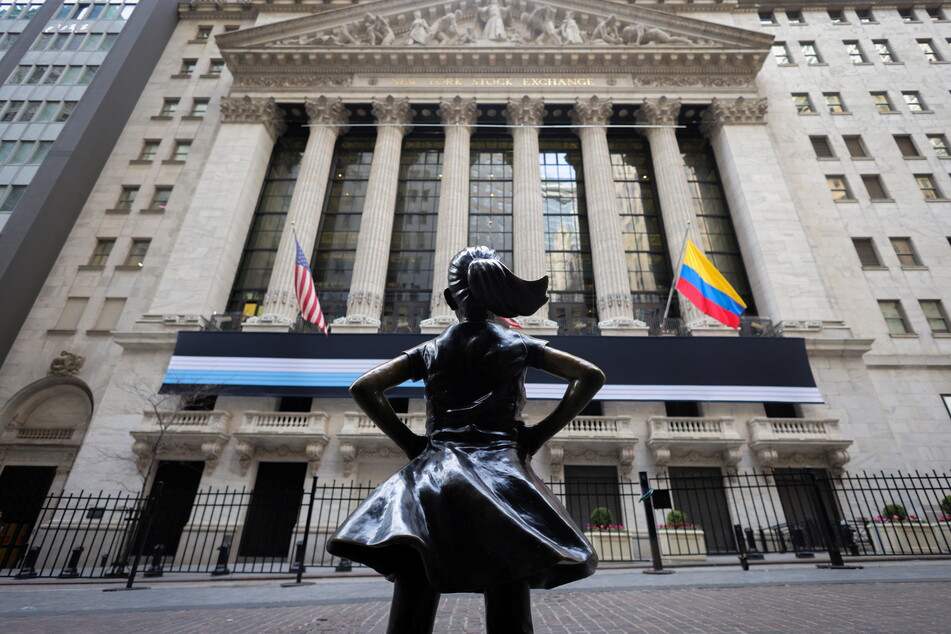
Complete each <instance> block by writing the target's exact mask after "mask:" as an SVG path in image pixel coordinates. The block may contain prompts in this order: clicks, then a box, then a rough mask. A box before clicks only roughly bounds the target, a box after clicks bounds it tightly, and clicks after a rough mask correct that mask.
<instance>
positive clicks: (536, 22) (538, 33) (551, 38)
mask: <svg viewBox="0 0 951 634" xmlns="http://www.w3.org/2000/svg"><path fill="white" fill-rule="evenodd" d="M555 13H556V12H555V8H554V7H549V6H545V5H542V6H539V7H536V8H535V10H534V11H532V12H531V13H523V14H522V23H523V24H525V25H527V26H528V32H529V34H530V37H531V38H532V41H534V42H535V43H536V44H540V43H542V42H546V41H547V42H549V43H551V44H561V36H560V35H558V29H557V28H556V27H555Z"/></svg>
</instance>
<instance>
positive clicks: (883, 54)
mask: <svg viewBox="0 0 951 634" xmlns="http://www.w3.org/2000/svg"><path fill="white" fill-rule="evenodd" d="M872 46H874V47H875V51H876V52H877V53H878V57H879V59H881V60H882V61H883V62H885V63H886V64H893V63H895V62H897V61H898V58H897V57H895V53H894V52H893V51H892V47H891V45H889V43H888V40H872Z"/></svg>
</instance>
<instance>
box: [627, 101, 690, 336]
mask: <svg viewBox="0 0 951 634" xmlns="http://www.w3.org/2000/svg"><path fill="white" fill-rule="evenodd" d="M679 113H680V101H679V100H674V101H671V100H669V99H667V97H661V98H660V99H656V100H647V99H645V100H644V104H643V105H642V106H641V108H640V110H638V112H637V121H638V123H642V124H647V125H651V126H656V127H652V128H645V129H644V130H643V134H644V135H645V136H646V137H647V141H648V143H650V148H651V159H652V161H653V164H654V178H655V179H656V180H657V196H658V198H660V210H661V217H662V218H663V220H664V233H665V234H666V235H667V247H668V249H669V255H670V262H671V266H672V268H673V270H674V272H676V271H677V269H678V267H679V266H680V258H682V257H683V253H682V251H683V244H684V234H686V235H687V236H688V237H689V238H690V240H692V241H693V243H694V244H696V245H697V246H700V247H701V248H702V242H701V241H700V228H699V227H698V226H697V223H696V222H695V220H696V212H695V211H694V208H693V198H692V197H691V195H690V185H689V183H688V182H687V171H686V168H685V166H684V161H683V157H682V156H681V154H680V145H678V144H677V135H676V133H675V132H674V129H675V128H674V126H676V125H677V115H678V114H679ZM680 315H681V317H682V318H683V319H684V321H685V322H686V323H690V322H695V321H698V320H701V319H704V316H703V314H702V313H701V312H700V311H699V310H697V309H696V308H695V307H694V306H693V304H691V303H690V302H685V301H682V302H680Z"/></svg>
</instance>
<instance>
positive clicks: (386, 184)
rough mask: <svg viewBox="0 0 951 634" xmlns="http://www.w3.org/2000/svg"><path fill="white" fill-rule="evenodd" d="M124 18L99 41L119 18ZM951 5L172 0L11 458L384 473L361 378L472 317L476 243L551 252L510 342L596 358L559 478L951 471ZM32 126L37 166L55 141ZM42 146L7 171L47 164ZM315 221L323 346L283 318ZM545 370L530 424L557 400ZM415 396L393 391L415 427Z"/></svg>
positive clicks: (106, 475)
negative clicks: (350, 390)
mask: <svg viewBox="0 0 951 634" xmlns="http://www.w3.org/2000/svg"><path fill="white" fill-rule="evenodd" d="M126 4H127V5H128V4H129V3H128V2H126ZM79 5H82V6H84V7H87V8H88V9H89V11H90V13H91V12H92V11H93V10H94V8H95V7H97V6H99V5H95V4H90V3H76V6H77V9H78V6H79ZM66 6H70V5H69V4H68V3H67V4H64V5H63V7H64V9H63V10H65V7H66ZM109 6H111V5H109ZM144 6H145V4H144V3H140V5H139V6H138V7H137V8H135V11H134V12H133V13H132V19H134V18H135V16H136V14H137V13H138V12H139V11H142V9H143V8H144ZM83 10H86V9H83ZM107 10H109V9H108V7H105V8H103V12H102V13H100V14H99V20H100V21H99V22H94V23H92V25H91V26H90V27H89V29H90V31H92V30H94V29H96V28H98V27H97V26H95V25H97V24H103V25H104V27H105V28H103V29H101V32H102V33H103V35H102V36H101V38H100V40H99V41H100V44H98V45H96V46H97V47H98V46H101V45H102V44H101V43H102V42H105V41H106V40H105V39H104V38H107V37H111V34H113V33H118V31H117V27H116V26H114V25H117V24H118V22H116V21H113V20H110V21H107V22H101V21H102V20H103V19H104V18H103V16H104V15H105V12H106V11H107ZM948 10H949V11H951V9H948ZM945 11H946V9H945V8H944V7H942V6H940V5H938V4H935V5H922V4H921V3H901V2H899V3H871V4H870V3H864V4H860V5H855V4H853V3H850V2H823V3H818V2H802V3H800V4H783V3H779V2H769V1H763V2H751V1H748V0H718V1H713V0H709V1H708V0H695V1H691V2H682V1H678V0H671V1H666V2H663V3H652V2H636V3H631V2H616V1H612V0H574V1H572V2H567V1H563V0H550V1H548V0H546V1H544V2H542V1H535V0H512V1H511V2H500V1H497V0H451V1H448V2H446V1H435V0H433V1H426V0H412V1H410V0H379V1H377V2H350V1H349V0H348V1H347V2H336V1H330V2H325V1H316V0H294V1H291V0H287V1H283V0H272V1H268V2H263V1H257V0H245V1H242V2H226V1H218V2H210V1H203V0H193V1H192V2H190V3H187V2H186V3H181V4H179V6H178V22H177V26H175V30H174V33H173V34H172V35H171V37H170V38H169V39H168V42H167V46H165V47H164V52H163V53H162V55H161V58H160V59H159V61H158V63H157V65H156V66H155V69H154V71H151V74H150V76H149V77H148V81H147V85H146V86H145V88H144V90H142V91H141V94H140V96H139V97H138V100H137V102H136V103H135V106H134V109H133V110H132V113H131V115H130V117H129V119H128V122H127V123H126V124H125V126H124V129H123V130H122V132H121V134H120V135H119V138H118V142H117V143H116V145H115V147H114V148H113V149H112V150H111V152H110V153H109V156H108V160H106V162H105V165H104V167H103V168H102V169H101V171H99V172H98V177H97V180H96V181H95V184H94V186H93V187H92V189H91V191H90V192H89V193H88V195H86V194H83V195H82V196H81V197H80V200H78V201H77V202H81V204H82V208H81V211H80V213H79V216H78V220H77V221H76V223H75V224H74V225H72V224H70V227H71V228H70V229H69V232H68V238H66V240H65V244H64V245H63V247H62V249H61V250H59V252H58V256H57V257H56V258H55V264H54V265H53V267H52V270H51V271H50V272H49V275H48V276H46V277H45V283H44V284H43V286H42V290H41V292H39V294H38V296H37V297H36V301H35V302H34V303H32V306H31V308H30V309H29V315H28V318H27V319H26V320H25V321H24V323H23V326H22V328H20V329H19V334H18V336H17V338H16V340H15V343H14V344H13V345H12V348H11V350H10V353H9V354H8V355H7V357H6V360H5V362H4V363H3V366H2V368H0V403H2V409H0V468H2V469H3V471H2V472H0V478H4V477H7V474H8V472H9V473H13V472H14V470H17V469H22V468H27V467H29V468H31V469H37V468H42V469H43V470H45V471H44V473H46V474H47V481H48V482H49V483H50V486H51V487H52V488H53V489H56V490H61V489H63V488H64V487H65V488H68V489H70V490H79V489H99V488H113V487H123V488H126V489H129V490H138V489H139V488H141V487H142V486H143V479H144V480H145V485H146V486H147V485H148V482H150V481H151V480H152V479H154V478H155V477H156V473H158V472H160V471H161V473H162V477H163V478H165V479H166V480H169V481H172V480H174V481H176V482H178V483H180V484H181V483H183V484H181V486H182V487H183V488H184V489H188V488H189V487H190V488H191V489H190V490H192V491H194V490H195V489H196V488H197V487H199V486H201V487H207V486H211V487H224V486H238V487H241V486H247V487H249V488H252V487H266V486H277V485H279V486H285V487H296V488H299V487H300V486H301V484H302V482H303V479H304V478H305V476H306V475H307V474H308V473H311V474H316V475H319V476H321V477H326V478H328V479H336V480H338V481H339V480H348V479H353V480H361V481H376V482H378V481H381V480H382V479H383V478H385V477H386V476H387V475H389V474H390V473H392V472H393V471H394V470H396V469H397V468H398V467H399V465H400V464H401V463H402V459H401V457H400V455H399V454H398V452H397V450H396V448H395V446H394V445H392V443H390V442H389V441H388V440H387V439H386V438H385V437H384V436H383V435H382V433H381V432H379V431H378V430H377V429H376V428H375V427H374V426H373V425H372V424H371V423H369V422H368V421H367V420H366V418H365V417H363V416H361V415H360V414H359V413H357V412H356V407H355V405H354V404H353V402H352V401H351V400H350V399H349V398H348V395H347V393H346V386H347V385H348V384H349V382H350V381H352V379H353V378H355V377H356V376H357V375H358V374H359V373H360V372H361V371H362V370H363V369H367V368H369V367H371V366H372V365H374V363H376V362H378V361H379V360H383V359H388V358H391V357H392V356H394V355H396V354H399V352H400V351H401V350H404V349H406V348H409V347H411V346H413V345H415V344H416V343H418V342H420V341H422V340H423V339H424V338H425V337H427V336H432V334H433V333H437V332H439V331H441V330H442V329H443V328H445V327H446V326H447V325H448V324H451V323H452V322H453V319H454V316H453V314H452V311H451V310H450V309H449V308H448V306H446V304H445V303H444V301H443V299H442V293H441V291H442V289H443V287H444V286H445V270H446V265H447V263H448V261H449V258H450V257H451V255H452V254H454V253H455V252H456V251H457V250H458V249H460V248H461V247H463V246H466V245H467V244H485V245H488V246H491V247H492V248H494V249H495V250H496V251H497V252H498V253H499V254H500V256H501V257H502V259H503V260H504V261H506V262H507V263H508V264H509V265H511V266H512V267H513V269H514V270H515V272H516V273H517V274H519V275H521V276H523V277H526V278H534V277H540V276H542V275H548V276H549V278H550V280H551V289H550V290H551V293H550V302H549V304H548V305H546V306H545V307H544V308H543V309H542V310H541V311H539V312H538V313H537V314H535V315H532V316H528V317H526V318H525V319H523V320H522V325H523V326H524V331H525V332H526V333H527V334H532V335H535V336H540V337H543V338H548V339H549V340H550V341H551V345H552V346H555V347H559V348H563V349H566V350H569V351H571V352H576V353H578V354H580V355H581V356H585V357H586V358H589V359H591V360H593V361H595V362H597V363H599V364H600V365H602V366H603V367H604V368H605V370H606V371H607V375H608V382H607V385H606V386H605V388H604V390H603V391H602V393H601V394H600V395H599V398H598V400H596V401H595V402H594V403H593V404H592V405H591V406H590V407H589V409H588V410H586V411H585V412H584V413H583V415H581V416H579V417H578V418H577V419H576V420H575V421H574V422H573V423H572V424H571V425H569V427H568V428H566V429H565V430H564V431H563V432H562V433H560V434H559V435H558V436H557V437H556V438H555V439H553V440H552V441H551V442H550V443H548V445H547V446H546V448H544V449H543V450H542V451H541V452H540V453H539V454H538V455H536V457H535V466H536V469H537V471H538V472H539V473H540V474H541V475H542V476H543V477H546V478H553V479H555V480H565V481H571V480H572V479H573V478H583V477H592V476H599V477H609V478H614V479H620V480H622V481H623V480H629V479H631V478H632V477H634V478H636V472H638V471H648V472H651V473H655V474H657V473H663V474H689V473H695V474H705V475H708V476H711V477H714V478H721V477H725V476H728V475H729V474H731V473H733V472H735V471H737V470H740V471H747V470H756V471H765V472H770V473H775V472H778V471H782V470H785V471H795V470H797V469H801V468H804V467H813V468H815V469H821V470H826V471H827V472H830V473H838V472H841V471H842V470H848V471H851V470H857V471H862V470H886V471H895V470H915V469H918V470H932V469H937V470H939V471H943V470H946V469H947V467H948V465H949V463H951V416H949V406H951V328H949V321H948V316H947V302H949V301H951V275H949V273H948V272H949V271H951V243H949V240H951V202H949V200H948V198H947V195H949V194H951V174H949V171H951V162H949V161H951V150H949V145H948V130H949V123H951V94H949V89H951V74H949V68H951V66H949V65H948V61H951V44H949V40H951V21H949V18H951V15H949V14H947V13H946V12H945ZM66 17H69V16H66ZM128 24H129V25H131V24H132V21H131V20H130V21H129V23H128ZM126 28H129V26H126ZM112 29H116V30H115V31H113V30H112ZM70 33H71V34H70V35H69V36H66V37H67V39H65V40H63V41H64V43H63V44H62V46H60V45H58V44H56V42H57V41H59V40H58V39H57V38H61V37H62V35H61V34H60V33H58V32H56V33H43V34H42V35H38V37H39V38H40V39H39V40H36V41H37V42H41V41H42V42H46V45H47V46H58V47H59V48H66V47H70V46H73V45H72V40H71V39H68V38H71V37H77V36H76V35H72V32H70ZM124 36H125V32H124V31H123V32H122V34H121V35H119V37H118V38H117V39H116V44H115V46H118V45H119V43H121V42H122V39H123V37H124ZM141 37H146V34H145V33H142V34H141ZM43 38H45V39H43ZM85 42H86V40H83V41H82V42H80V43H79V44H78V47H79V48H78V49H77V51H76V54H78V53H80V52H82V50H83V48H84V47H85V46H86V44H85ZM35 46H38V44H37V45H33V46H31V49H32V48H35ZM90 46H92V44H90ZM113 50H115V49H113ZM55 55H57V53H53V52H50V51H47V52H42V51H31V52H29V53H26V52H25V53H24V57H23V58H22V61H21V62H18V64H17V68H16V70H14V71H13V73H14V74H13V75H12V76H11V77H10V78H8V79H7V81H6V83H5V85H4V87H3V89H2V90H3V91H4V93H3V98H4V100H5V104H6V105H5V106H4V108H5V109H4V110H3V111H2V112H4V113H5V112H10V111H11V108H13V109H16V110H17V112H18V113H20V114H16V115H15V116H14V117H13V118H14V119H16V118H17V117H20V118H22V117H23V116H25V115H23V114H22V113H23V112H31V111H32V112H33V114H32V115H31V116H38V113H40V112H41V111H42V112H45V110H43V109H44V108H46V107H47V106H46V103H47V102H46V101H45V100H43V99H40V98H39V97H36V96H33V93H32V92H29V91H31V90H39V89H40V88H41V87H43V84H44V81H46V80H45V79H44V78H48V77H49V73H51V72H54V71H53V70H52V69H54V68H57V66H56V64H58V63H60V62H58V59H59V58H58V57H55ZM87 55H88V60H86V61H84V62H82V65H80V63H79V61H76V62H68V63H67V62H62V63H61V66H60V68H61V75H62V76H63V77H65V76H66V75H67V74H68V73H70V72H72V71H71V70H70V69H71V68H72V66H71V64H73V65H76V68H77V69H78V70H77V71H76V73H78V74H76V77H75V79H76V83H79V81H80V80H81V79H82V77H83V76H84V75H83V73H88V72H91V71H90V70H89V69H90V68H91V67H95V66H96V65H99V66H100V68H99V71H97V76H96V78H95V79H93V80H92V83H90V85H89V87H88V88H87V90H91V89H92V88H93V87H94V86H95V82H96V81H97V80H98V73H101V72H102V69H103V68H104V64H105V62H103V61H102V60H101V56H102V53H98V52H96V51H91V52H88V53H87ZM28 56H33V57H28ZM47 56H49V59H47ZM97 56H99V57H97ZM77 59H78V58H77ZM106 59H107V60H108V59H109V57H107V58H106ZM40 67H44V68H45V70H44V71H43V72H42V73H40V71H38V70H37V68H40ZM34 77H38V79H37V81H36V82H34V83H33V84H31V82H33V78H34ZM58 81H59V83H60V84H61V83H62V80H58ZM34 84H36V85H34ZM54 88H60V86H58V85H56V86H51V87H50V88H49V90H52V89H54ZM72 90H79V88H68V89H67V88H62V96H61V97H57V99H60V100H61V102H63V103H65V102H67V101H70V100H73V101H75V100H78V101H79V103H80V106H79V107H77V109H76V111H74V115H73V116H75V112H78V111H79V108H80V107H81V105H82V103H83V101H82V100H81V99H80V98H79V97H77V96H73V94H74V93H72V92H70V91H72ZM28 92H29V94H27V93H28ZM34 103H37V104H39V105H37V106H36V107H35V108H34V107H33V106H32V105H30V104H34ZM58 103H59V102H58ZM12 104H19V105H18V106H17V105H12ZM59 107H60V108H63V107H66V106H59ZM102 107H103V108H105V107H107V104H103V105H102ZM90 114H91V115H92V114H95V113H90ZM50 116H51V117H53V115H50ZM56 116H59V115H56ZM3 117H6V115H3V114H0V118H3ZM4 121H5V123H3V125H4V126H6V127H5V128H3V129H4V130H7V131H9V130H11V129H12V128H13V126H14V125H15V124H16V122H15V121H14V122H12V123H7V122H6V121H7V119H6V118H4ZM35 125H37V124H32V123H30V124H22V125H21V127H22V130H23V132H22V135H23V136H22V138H23V139H29V142H30V143H35V148H34V150H33V151H34V152H40V151H45V150H43V147H45V146H43V145H42V144H43V143H49V142H51V141H55V142H56V143H58V142H59V141H58V140H57V138H56V137H55V136H46V134H47V133H46V132H45V130H47V129H48V128H50V127H51V126H52V125H54V124H53V123H51V122H45V123H42V124H39V128H38V130H37V132H36V133H34V132H32V130H33V126H35ZM4 134H6V132H4ZM25 135H30V136H25ZM7 138H8V137H7V136H4V137H3V139H4V143H3V148H7ZM20 138H21V137H16V138H15V139H14V138H13V137H10V141H11V142H14V141H16V142H20V143H23V142H25V141H20V140H19V139H20ZM16 147H17V148H19V147H20V146H16ZM10 148H11V150H10V153H9V154H7V153H6V149H4V150H3V151H4V152H5V154H4V156H5V157H12V156H13V155H14V153H16V152H20V150H18V149H14V145H11V146H10ZM47 149H49V148H47ZM50 151H51V154H50V156H52V155H53V154H54V153H55V152H56V144H55V143H54V144H53V146H52V149H51V150H50ZM20 154H22V157H23V161H22V165H19V166H18V167H4V168H3V170H4V171H0V175H4V177H6V176H5V175H6V174H7V172H6V171H5V170H7V169H11V170H12V171H13V172H15V173H14V174H13V175H11V177H10V179H9V180H6V181H3V183H4V184H5V185H8V187H9V188H11V189H9V191H11V192H12V191H13V189H12V188H15V187H17V186H19V185H21V181H19V180H16V179H17V178H19V176H18V175H19V174H23V173H26V172H30V173H32V171H35V170H36V167H31V166H30V165H29V161H30V160H32V159H31V158H30V157H31V156H34V155H33V154H29V152H27V151H26V150H23V151H22V152H20ZM20 154H18V156H19V155H20ZM7 163H10V161H9V160H8V161H7ZM45 167H46V166H45V163H43V164H42V165H41V166H40V172H38V174H42V171H43V170H44V169H45ZM36 178H39V176H37V177H36ZM27 182H29V181H24V182H23V183H22V184H26V183H27ZM27 191H28V190H27ZM9 195H11V194H8V196H9ZM24 195H26V194H24ZM17 213H18V212H17V211H16V209H14V215H13V216H12V217H11V219H10V221H9V222H8V225H7V226H8V227H9V226H12V224H13V223H14V222H15V220H16V217H17ZM64 229H65V228H64ZM295 237H296V241H297V242H298V243H299V244H300V246H301V248H302V249H303V250H304V252H305V253H306V254H307V256H308V257H309V261H310V263H311V266H312V269H313V273H314V278H315V283H316V287H317V292H318V294H319V297H320V299H321V302H322V304H323V310H324V313H325V315H326V317H327V319H328V321H329V322H331V326H330V330H331V332H330V335H329V337H325V336H324V335H322V334H320V333H319V332H316V331H315V328H314V327H313V326H311V325H309V324H303V323H302V322H301V321H300V320H299V318H298V309H297V304H296V300H295V296H294V289H293V265H294V261H295V257H294V254H295ZM686 237H690V238H691V239H692V241H693V242H694V243H695V244H697V245H698V246H700V247H701V249H702V250H703V251H704V252H705V253H706V254H707V256H708V257H709V258H710V259H711V260H712V261H713V262H714V263H715V265H716V266H717V267H718V269H719V270H720V271H721V272H722V273H723V274H724V275H725V276H726V277H727V278H728V279H729V280H730V282H731V283H732V284H733V286H734V287H735V288H736V289H737V291H738V292H739V293H740V295H741V296H742V297H743V299H744V300H745V303H746V304H747V306H748V309H747V311H746V313H745V316H744V318H743V321H742V324H741V328H740V329H739V330H733V329H729V328H725V327H723V326H720V325H718V324H717V323H716V322H714V321H712V320H710V319H708V318H706V317H705V316H704V315H702V314H701V313H699V312H698V311H697V310H696V309H695V308H693V307H692V306H691V305H690V304H688V303H686V302H685V301H682V300H681V301H677V298H676V295H675V297H674V302H673V306H672V308H671V312H670V314H669V317H668V319H666V320H665V319H664V313H665V308H666V304H667V301H668V294H669V291H670V288H671V283H672V281H673V279H674V276H675V275H676V272H677V269H678V266H679V262H680V259H681V254H682V252H683V245H684V240H685V238H686ZM528 383H529V398H530V402H529V405H528V406H527V408H526V417H527V420H528V422H529V423H532V422H534V421H537V420H539V419H540V418H541V417H542V416H543V415H544V413H545V412H547V411H549V410H550V409H551V408H552V406H553V404H554V402H555V401H556V400H557V398H558V397H559V396H560V394H559V389H561V388H560V386H559V385H558V384H555V383H551V382H550V380H549V379H547V378H545V377H543V376H530V377H529V380H528ZM421 394H422V392H421V390H420V389H419V387H418V386H405V387H401V388H398V389H397V390H394V392H393V397H394V398H393V402H394V405H395V407H396V408H397V411H398V412H400V413H401V415H402V416H404V417H405V420H406V421H407V424H409V425H410V426H411V427H413V428H414V429H416V430H421V429H422V426H423V425H424V419H425V403H424V400H423V399H422V397H421ZM9 481H10V482H12V481H13V476H12V475H11V476H10V479H9Z"/></svg>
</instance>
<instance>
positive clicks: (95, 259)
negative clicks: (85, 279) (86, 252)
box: [87, 238, 116, 266]
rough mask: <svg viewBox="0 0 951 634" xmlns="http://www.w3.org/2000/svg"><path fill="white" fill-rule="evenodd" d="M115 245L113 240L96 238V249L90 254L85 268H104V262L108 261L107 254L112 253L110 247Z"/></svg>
mask: <svg viewBox="0 0 951 634" xmlns="http://www.w3.org/2000/svg"><path fill="white" fill-rule="evenodd" d="M115 245H116V239H115V238H98V239H97V240H96V248H95V250H94V251H93V252H92V256H90V258H89V262H88V263H87V266H105V265H106V260H108V259H109V254H110V253H112V247H114V246H115Z"/></svg>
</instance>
